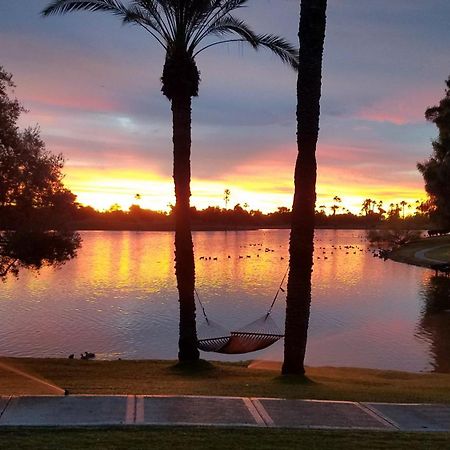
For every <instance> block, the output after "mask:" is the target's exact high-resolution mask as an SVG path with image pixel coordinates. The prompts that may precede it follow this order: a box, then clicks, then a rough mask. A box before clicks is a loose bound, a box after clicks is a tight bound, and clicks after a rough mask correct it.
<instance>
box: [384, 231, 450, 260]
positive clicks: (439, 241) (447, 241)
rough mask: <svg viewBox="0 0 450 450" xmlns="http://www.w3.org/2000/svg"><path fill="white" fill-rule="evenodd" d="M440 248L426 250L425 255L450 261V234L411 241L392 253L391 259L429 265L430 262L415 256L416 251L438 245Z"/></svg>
mask: <svg viewBox="0 0 450 450" xmlns="http://www.w3.org/2000/svg"><path fill="white" fill-rule="evenodd" d="M438 246H440V248H439V249H436V250H432V251H430V252H426V253H425V256H426V257H428V258H432V259H438V260H441V261H446V262H449V263H450V236H439V237H432V238H426V239H421V240H420V241H415V242H410V243H409V244H406V245H403V246H402V247H400V248H399V249H397V250H394V251H393V252H392V253H391V254H390V259H393V260H394V261H398V262H404V263H408V264H414V265H416V266H423V267H427V266H428V264H427V263H426V262H424V261H422V260H420V259H416V258H415V257H414V255H415V253H416V252H418V251H421V250H425V249H427V248H432V247H438Z"/></svg>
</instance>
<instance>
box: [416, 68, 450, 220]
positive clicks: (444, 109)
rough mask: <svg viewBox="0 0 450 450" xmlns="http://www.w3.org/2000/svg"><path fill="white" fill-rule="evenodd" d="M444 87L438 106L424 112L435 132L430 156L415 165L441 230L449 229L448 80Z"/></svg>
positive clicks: (449, 89) (449, 111)
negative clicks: (435, 127) (423, 181)
mask: <svg viewBox="0 0 450 450" xmlns="http://www.w3.org/2000/svg"><path fill="white" fill-rule="evenodd" d="M446 85H447V89H446V90H445V97H444V98H443V99H442V100H441V101H440V102H439V105H438V106H433V107H432V108H428V109H427V110H426V112H425V117H426V119H427V120H428V121H430V122H433V123H434V124H435V125H436V126H437V128H438V130H439V136H438V138H437V139H436V140H434V141H433V144H432V145H433V153H432V155H431V157H430V158H429V159H428V160H426V161H425V162H423V163H419V164H417V168H418V169H419V171H420V173H421V174H422V175H423V178H424V180H425V189H426V191H427V193H428V195H429V196H430V200H431V202H432V203H433V206H434V208H432V209H431V210H432V217H433V218H434V219H435V220H436V222H437V223H438V224H439V225H440V226H441V227H442V228H450V76H449V78H448V79H447V81H446Z"/></svg>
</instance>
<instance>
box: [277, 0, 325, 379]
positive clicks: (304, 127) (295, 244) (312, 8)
mask: <svg viewBox="0 0 450 450" xmlns="http://www.w3.org/2000/svg"><path fill="white" fill-rule="evenodd" d="M326 8H327V1H326V0H302V1H301V12H300V30H299V37H300V59H299V74H298V84H297V96H298V102H297V144H298V155H297V162H296V166H295V190H294V202H293V207H292V225H291V237H290V243H289V255H290V261H289V278H288V287H287V299H286V331H285V342H284V362H283V368H282V372H283V373H284V374H304V373H305V369H304V359H305V351H306V339H307V334H308V323H309V313H310V307H311V272H312V266H313V252H314V210H315V204H316V177H317V163H316V145H317V139H318V135H319V116H320V94H321V83H322V54H323V44H324V39H325V23H326Z"/></svg>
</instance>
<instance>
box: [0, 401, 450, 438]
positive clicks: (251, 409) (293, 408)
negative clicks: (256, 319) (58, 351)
mask: <svg viewBox="0 0 450 450" xmlns="http://www.w3.org/2000/svg"><path fill="white" fill-rule="evenodd" d="M103 425H109V426H111V425H197V426H198V425H206V426H238V427H241V426H243V427H261V428H264V427H293V428H318V429H353V430H354V429H358V430H401V431H447V432H448V431H450V405H427V404H398V403H357V402H336V401H321V400H283V399H276V398H273V399H268V398H245V397H194V396H140V395H137V396H135V395H128V396H89V395H86V396H65V397H61V396H52V397H47V396H34V397H33V396H27V397H22V396H19V397H0V428H1V427H5V426H57V427H63V426H103Z"/></svg>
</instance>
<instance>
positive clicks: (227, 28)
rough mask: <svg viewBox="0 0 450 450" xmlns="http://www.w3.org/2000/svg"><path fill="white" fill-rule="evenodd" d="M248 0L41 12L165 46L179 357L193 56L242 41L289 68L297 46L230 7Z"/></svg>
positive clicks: (190, 342)
mask: <svg viewBox="0 0 450 450" xmlns="http://www.w3.org/2000/svg"><path fill="white" fill-rule="evenodd" d="M247 3H248V0H133V1H130V2H128V3H127V5H126V4H124V3H123V2H121V1H119V0H91V1H84V0H56V1H53V2H52V3H50V5H49V6H48V7H47V8H45V9H44V11H43V14H44V15H45V16H48V15H51V14H64V13H69V12H74V11H82V10H84V11H93V12H95V11H102V12H108V13H112V14H114V15H116V16H119V17H120V18H121V19H122V21H123V23H125V24H127V23H132V24H136V25H138V26H140V27H142V28H143V29H144V30H145V31H146V32H148V33H149V34H150V35H151V36H152V38H154V39H156V41H157V42H158V43H159V44H160V45H161V47H162V48H163V50H164V51H165V63H164V67H163V72H162V78H161V81H162V92H163V94H164V95H165V96H166V97H167V98H168V99H169V100H170V102H171V105H172V117H173V154H174V164H173V178H174V182H175V197H176V204H175V273H176V278H177V287H178V293H179V302H180V336H179V352H178V358H179V360H180V361H195V360H198V358H199V352H198V349H197V335H196V326H195V299H194V286H195V265H194V251H193V243H192V235H191V217H190V196H191V192H190V179H191V163H190V154H191V101H192V97H196V96H197V95H198V90H199V83H200V73H199V70H198V68H197V63H196V56H197V55H198V54H199V53H201V52H203V51H205V50H207V49H210V48H212V47H214V46H216V45H219V44H223V43H227V42H244V43H247V44H249V45H250V46H251V47H253V48H254V49H259V48H267V49H269V50H270V51H272V52H273V53H275V54H276V55H278V56H279V57H280V58H281V60H282V61H283V62H285V63H288V64H290V65H292V66H294V67H297V64H298V52H297V50H296V49H295V48H294V47H292V46H291V45H290V44H288V43H287V42H286V41H285V40H284V39H282V38H280V37H278V36H274V35H270V34H256V33H254V32H253V31H252V30H251V29H250V27H249V26H248V25H247V24H246V23H245V22H244V21H243V20H241V19H239V18H237V17H235V16H234V15H232V13H233V12H235V11H237V10H238V9H240V8H242V7H244V6H246V4H247Z"/></svg>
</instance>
